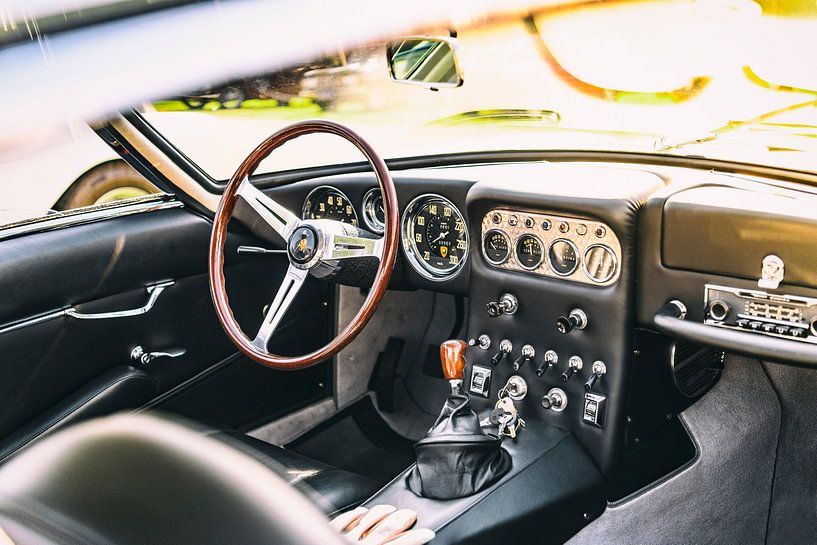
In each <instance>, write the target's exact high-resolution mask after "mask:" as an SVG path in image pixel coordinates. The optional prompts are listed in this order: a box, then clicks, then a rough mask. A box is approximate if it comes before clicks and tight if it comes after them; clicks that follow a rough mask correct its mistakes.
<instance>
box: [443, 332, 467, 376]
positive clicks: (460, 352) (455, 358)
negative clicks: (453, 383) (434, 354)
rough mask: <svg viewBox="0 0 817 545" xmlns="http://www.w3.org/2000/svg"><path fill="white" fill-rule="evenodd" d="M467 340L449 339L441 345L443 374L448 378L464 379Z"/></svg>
mask: <svg viewBox="0 0 817 545" xmlns="http://www.w3.org/2000/svg"><path fill="white" fill-rule="evenodd" d="M466 348H468V345H467V344H466V343H465V341H460V340H448V341H444V342H443V343H442V344H441V345H440V359H441V360H442V364H443V375H445V378H446V379H447V380H462V379H463V376H464V371H465V349H466Z"/></svg>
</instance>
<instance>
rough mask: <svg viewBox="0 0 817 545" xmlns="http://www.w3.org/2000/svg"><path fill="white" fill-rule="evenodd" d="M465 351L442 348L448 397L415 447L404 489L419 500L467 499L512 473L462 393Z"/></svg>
mask: <svg viewBox="0 0 817 545" xmlns="http://www.w3.org/2000/svg"><path fill="white" fill-rule="evenodd" d="M467 346H468V345H467V344H466V343H465V341H459V340H450V341H445V342H444V343H442V344H441V345H440V359H441V360H442V367H443V376H444V377H445V378H446V380H448V383H449V384H450V385H451V393H450V394H449V396H448V399H447V400H446V402H445V406H444V407H443V410H442V411H441V412H440V416H438V417H437V421H436V422H435V423H434V425H433V426H431V429H430V430H428V433H427V434H426V436H425V438H424V439H421V440H420V441H418V442H417V443H416V444H415V445H414V452H415V454H416V455H417V465H416V466H415V467H414V468H413V469H412V471H411V472H410V473H409V475H408V485H409V488H410V489H411V490H412V491H413V492H414V493H415V494H417V495H418V496H422V497H425V498H434V499H438V500H448V499H453V498H463V497H465V496H470V495H472V494H476V493H477V492H479V491H480V490H483V489H485V488H487V487H489V486H491V485H492V484H493V483H495V482H496V481H497V480H499V479H500V478H501V477H502V476H503V475H504V474H505V473H507V472H508V470H510V468H511V459H510V456H509V455H508V453H507V452H506V451H505V450H503V449H502V447H501V439H500V438H499V436H497V435H493V434H488V433H486V432H485V431H484V430H483V429H482V427H481V426H480V424H479V418H477V415H476V414H475V413H474V411H473V410H471V400H470V398H469V397H468V394H467V393H465V391H464V390H463V388H462V381H463V377H464V372H465V349H466V348H467Z"/></svg>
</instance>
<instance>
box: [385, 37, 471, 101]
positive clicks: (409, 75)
mask: <svg viewBox="0 0 817 545" xmlns="http://www.w3.org/2000/svg"><path fill="white" fill-rule="evenodd" d="M386 59H387V61H388V63H389V73H390V74H391V78H392V79H393V80H394V81H399V82H401V83H412V84H415V85H423V86H424V87H430V88H432V89H436V88H438V87H459V86H460V85H462V71H461V70H460V66H459V63H458V61H457V55H456V42H455V41H454V40H453V39H451V38H431V37H425V36H419V37H411V38H401V39H399V40H395V41H393V42H391V43H390V44H389V46H388V49H387V51H386Z"/></svg>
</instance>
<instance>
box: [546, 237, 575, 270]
mask: <svg viewBox="0 0 817 545" xmlns="http://www.w3.org/2000/svg"><path fill="white" fill-rule="evenodd" d="M578 253H579V252H578V250H577V249H576V245H575V244H573V243H572V242H570V241H569V240H567V239H564V238H557V239H556V240H554V241H553V242H552V243H551V244H550V248H548V264H549V265H550V268H551V270H552V271H553V272H555V273H556V274H558V275H559V276H568V275H571V274H573V272H574V271H575V270H576V267H578V266H579V255H578Z"/></svg>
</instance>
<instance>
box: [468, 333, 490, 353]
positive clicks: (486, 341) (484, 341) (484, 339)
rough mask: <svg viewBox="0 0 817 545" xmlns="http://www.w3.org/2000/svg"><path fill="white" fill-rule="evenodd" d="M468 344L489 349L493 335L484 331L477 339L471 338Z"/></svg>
mask: <svg viewBox="0 0 817 545" xmlns="http://www.w3.org/2000/svg"><path fill="white" fill-rule="evenodd" d="M468 346H478V347H480V348H482V349H483V350H488V349H489V348H491V337H489V336H488V335H486V334H485V333H483V334H482V335H480V336H479V337H477V338H476V339H469V340H468Z"/></svg>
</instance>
